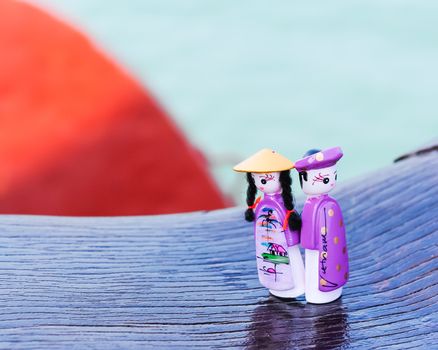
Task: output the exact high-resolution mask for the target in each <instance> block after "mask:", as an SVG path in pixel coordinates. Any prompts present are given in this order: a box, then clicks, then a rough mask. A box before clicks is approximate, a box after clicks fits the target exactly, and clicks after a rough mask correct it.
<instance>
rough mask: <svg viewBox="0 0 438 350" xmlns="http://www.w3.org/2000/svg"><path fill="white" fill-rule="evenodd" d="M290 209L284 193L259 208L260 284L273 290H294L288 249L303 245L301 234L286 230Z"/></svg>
mask: <svg viewBox="0 0 438 350" xmlns="http://www.w3.org/2000/svg"><path fill="white" fill-rule="evenodd" d="M285 217H286V209H285V208H284V205H283V198H282V197H281V194H274V195H266V194H265V196H264V198H263V199H262V200H261V201H260V203H259V204H258V205H257V207H256V208H255V220H254V235H255V244H256V256H257V270H258V275H259V280H260V283H261V284H262V285H263V286H265V287H267V288H269V289H273V290H288V289H292V288H294V282H293V277H292V268H293V267H291V263H290V259H289V254H288V250H287V248H288V247H291V246H293V245H295V244H298V243H299V242H300V239H299V233H298V232H296V231H290V230H289V227H287V228H286V230H283V224H284V220H285Z"/></svg>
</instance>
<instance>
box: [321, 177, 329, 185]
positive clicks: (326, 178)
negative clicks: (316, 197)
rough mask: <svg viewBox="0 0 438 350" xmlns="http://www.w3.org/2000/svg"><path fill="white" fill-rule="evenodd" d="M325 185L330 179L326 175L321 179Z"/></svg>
mask: <svg viewBox="0 0 438 350" xmlns="http://www.w3.org/2000/svg"><path fill="white" fill-rule="evenodd" d="M322 182H324V183H325V184H326V185H327V184H328V183H329V182H330V179H329V178H328V177H325V178H324V180H322Z"/></svg>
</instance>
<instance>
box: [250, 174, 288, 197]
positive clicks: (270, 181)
mask: <svg viewBox="0 0 438 350" xmlns="http://www.w3.org/2000/svg"><path fill="white" fill-rule="evenodd" d="M251 175H252V177H253V179H254V182H255V185H256V186H257V188H258V189H259V190H260V191H262V192H263V193H266V194H274V193H278V192H281V184H280V173H279V172H274V173H264V174H262V173H252V174H251Z"/></svg>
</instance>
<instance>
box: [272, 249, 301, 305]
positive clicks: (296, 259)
mask: <svg viewBox="0 0 438 350" xmlns="http://www.w3.org/2000/svg"><path fill="white" fill-rule="evenodd" d="M287 252H288V254H289V259H290V266H291V269H292V278H293V281H294V286H295V287H294V288H292V289H287V290H274V289H269V293H271V294H272V295H274V296H276V297H279V298H296V297H299V296H300V295H303V294H304V290H305V289H304V288H305V286H304V264H303V258H302V257H301V253H300V248H299V247H298V245H294V246H292V247H289V248H288V249H287Z"/></svg>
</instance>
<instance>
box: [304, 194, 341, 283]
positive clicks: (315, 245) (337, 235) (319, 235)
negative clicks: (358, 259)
mask: <svg viewBox="0 0 438 350" xmlns="http://www.w3.org/2000/svg"><path fill="white" fill-rule="evenodd" d="M301 219H302V221H303V226H302V228H301V246H302V247H303V248H305V249H312V250H319V290H320V291H322V292H330V291H332V290H335V289H338V288H340V287H342V286H343V285H344V284H345V283H346V282H347V280H348V272H349V268H348V253H347V242H346V237H345V226H344V221H343V218H342V212H341V208H340V207H339V204H338V202H336V200H334V199H333V198H331V197H330V196H328V195H327V194H325V195H321V196H318V197H312V198H308V199H307V200H306V202H305V203H304V207H303V212H302V213H301Z"/></svg>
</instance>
